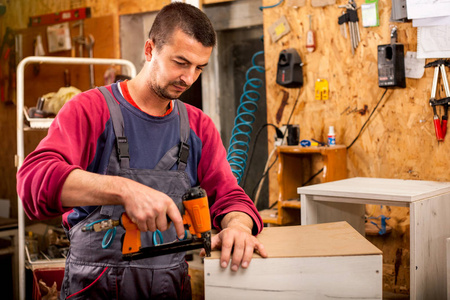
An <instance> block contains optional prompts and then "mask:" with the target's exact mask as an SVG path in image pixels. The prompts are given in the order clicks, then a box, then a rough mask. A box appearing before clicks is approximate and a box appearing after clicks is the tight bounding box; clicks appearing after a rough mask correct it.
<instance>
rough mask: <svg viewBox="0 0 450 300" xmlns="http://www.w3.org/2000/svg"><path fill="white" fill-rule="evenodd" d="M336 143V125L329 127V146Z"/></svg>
mask: <svg viewBox="0 0 450 300" xmlns="http://www.w3.org/2000/svg"><path fill="white" fill-rule="evenodd" d="M334 145H336V133H335V132H334V126H330V127H329V128H328V146H334Z"/></svg>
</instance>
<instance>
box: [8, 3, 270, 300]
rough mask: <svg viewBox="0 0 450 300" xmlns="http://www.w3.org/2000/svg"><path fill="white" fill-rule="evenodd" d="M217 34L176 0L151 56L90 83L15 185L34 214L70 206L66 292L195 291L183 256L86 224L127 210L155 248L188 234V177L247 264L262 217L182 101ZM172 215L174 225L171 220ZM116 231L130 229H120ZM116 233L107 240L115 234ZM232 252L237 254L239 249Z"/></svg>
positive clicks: (203, 123)
mask: <svg viewBox="0 0 450 300" xmlns="http://www.w3.org/2000/svg"><path fill="white" fill-rule="evenodd" d="M215 43H216V37H215V32H214V29H213V27H212V25H211V23H210V21H209V20H208V18H207V17H206V15H205V14H203V13H202V12H201V11H200V10H199V9H197V8H195V7H193V6H191V5H188V4H184V3H172V4H169V5H168V6H166V7H164V8H163V9H162V10H161V11H160V13H159V14H158V15H157V17H156V19H155V22H154V24H153V26H152V29H151V30H150V33H149V39H148V40H147V41H146V43H145V59H146V61H145V64H144V67H143V69H142V70H141V72H140V73H139V74H138V75H137V76H136V78H133V79H132V80H130V81H125V82H119V83H115V84H112V85H111V86H108V87H106V88H105V87H102V88H100V89H93V90H90V91H87V92H85V93H82V94H79V95H77V96H76V97H75V98H74V99H72V100H71V101H69V102H68V103H67V104H65V105H64V107H63V108H62V109H61V111H60V112H59V113H58V115H57V117H56V118H55V120H54V122H53V124H52V126H51V127H50V129H49V132H48V135H47V137H46V138H44V139H43V140H42V141H41V143H40V144H39V146H38V147H37V148H36V150H35V151H34V152H33V153H31V154H30V155H29V156H28V157H27V158H26V159H25V161H24V164H23V166H22V167H21V169H20V170H19V172H18V174H17V190H18V193H19V196H20V198H21V199H22V202H23V206H24V209H25V212H26V213H27V215H28V216H29V217H30V218H32V219H44V218H51V217H55V216H58V215H61V214H63V213H64V215H63V225H64V227H65V229H66V231H67V234H68V236H69V239H70V242H71V246H70V253H69V255H68V257H67V260H66V270H65V275H64V282H63V286H62V291H61V298H71V299H78V298H79V299H87V298H89V299H109V298H122V297H128V298H129V299H147V298H158V299H159V298H169V299H173V298H189V297H190V281H189V276H188V275H187V271H188V270H187V264H186V262H185V261H184V253H175V254H169V255H163V256H157V257H154V258H145V259H141V260H134V261H131V262H128V261H123V260H122V256H121V242H120V239H119V238H116V239H114V233H112V234H111V235H110V236H109V237H105V239H104V238H103V234H100V233H98V232H83V231H82V230H81V228H82V227H83V226H87V225H90V224H92V223H94V222H97V221H99V220H102V219H111V218H112V219H118V218H120V216H121V214H122V213H123V212H126V213H127V215H128V216H129V217H130V219H131V220H132V222H134V223H135V224H137V226H138V228H139V230H141V231H142V232H148V234H144V235H143V246H145V245H146V244H147V245H152V242H151V233H152V232H155V231H156V230H157V229H158V230H160V231H162V232H163V239H164V241H173V240H175V239H176V238H183V237H184V227H183V222H182V217H181V215H180V213H179V211H178V208H177V205H176V204H177V203H180V202H181V196H182V195H183V194H184V192H185V191H186V190H187V189H188V188H189V187H191V186H195V185H200V186H201V187H202V188H203V189H205V190H206V191H207V194H208V199H209V202H210V210H211V218H212V221H213V225H214V227H215V228H217V229H219V230H221V231H220V233H219V234H218V235H216V236H215V237H214V238H213V239H212V248H213V249H214V248H221V249H222V253H221V266H222V267H224V268H226V267H227V266H228V264H229V263H230V264H231V266H230V268H231V269H232V270H233V271H236V270H238V268H239V266H241V267H243V268H247V267H248V265H249V263H250V260H251V257H252V254H253V252H254V251H255V250H256V251H258V252H259V253H260V254H261V255H262V256H263V257H266V256H267V253H266V251H265V249H264V247H263V245H262V244H261V243H260V242H259V241H258V240H257V239H256V238H255V237H254V235H256V234H257V233H259V232H260V231H261V230H262V220H261V217H260V216H259V214H258V212H257V210H256V208H255V206H254V205H253V203H252V202H251V200H250V199H249V198H248V197H247V196H246V195H245V193H244V192H243V190H242V189H241V188H240V187H239V186H238V185H237V182H236V179H235V178H234V177H233V175H232V173H231V169H230V167H229V165H228V162H227V161H226V158H225V157H226V153H225V149H224V147H223V145H222V142H221V140H220V136H219V134H218V132H217V130H216V129H215V127H214V125H213V123H212V121H211V119H210V118H209V117H207V116H206V115H205V114H203V113H202V112H201V111H200V110H198V109H196V108H194V107H192V106H190V105H184V104H183V103H181V102H179V101H176V100H173V99H177V98H178V97H179V96H180V95H181V94H182V93H183V92H184V91H185V90H187V89H188V88H189V87H190V86H191V85H192V84H193V83H194V82H195V80H197V78H198V76H199V75H200V73H201V72H202V69H203V68H205V67H206V65H207V64H208V60H209V57H210V54H211V51H212V49H213V47H214V46H215ZM167 216H168V217H169V218H170V219H171V221H172V223H173V226H172V225H170V224H168V221H167ZM117 234H123V229H122V228H120V227H117ZM106 241H107V242H106ZM232 249H233V252H232Z"/></svg>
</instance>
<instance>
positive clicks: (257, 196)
mask: <svg viewBox="0 0 450 300" xmlns="http://www.w3.org/2000/svg"><path fill="white" fill-rule="evenodd" d="M276 151H277V148H273V149H272V152H270V155H269V158H268V159H267V162H266V165H265V166H264V174H266V176H264V177H263V178H262V179H261V180H260V182H259V184H258V190H257V191H256V195H255V198H254V199H255V201H254V202H255V206H256V205H257V204H258V200H259V195H260V193H261V188H262V184H263V183H264V179H265V178H267V169H268V168H269V162H270V160H271V159H272V156H273V155H274V154H275V153H276ZM277 160H278V157H277V159H275V161H277ZM275 161H274V163H275Z"/></svg>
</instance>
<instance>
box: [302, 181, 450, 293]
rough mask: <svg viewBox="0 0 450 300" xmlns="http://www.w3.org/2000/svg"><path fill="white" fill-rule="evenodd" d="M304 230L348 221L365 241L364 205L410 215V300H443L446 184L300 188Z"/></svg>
mask: <svg viewBox="0 0 450 300" xmlns="http://www.w3.org/2000/svg"><path fill="white" fill-rule="evenodd" d="M298 194H299V195H300V198H301V204H302V211H301V222H302V225H310V224H320V223H328V222H337V221H347V222H348V223H349V224H350V225H352V226H353V227H354V228H355V229H356V230H357V231H359V232H360V233H361V234H362V235H364V231H365V230H364V228H365V226H364V225H365V224H364V219H365V218H364V214H365V206H366V204H376V205H384V206H398V207H408V208H409V210H410V224H411V225H410V227H409V235H410V245H409V247H410V249H409V253H410V259H409V263H410V266H409V267H410V299H445V298H446V294H447V281H446V276H447V275H446V273H447V266H446V238H448V237H450V182H434V181H422V180H402V179H385V178H363V177H356V178H350V179H345V180H339V181H335V182H328V183H323V184H316V185H311V186H307V187H302V188H298Z"/></svg>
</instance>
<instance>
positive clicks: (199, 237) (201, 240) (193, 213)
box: [82, 187, 211, 261]
mask: <svg viewBox="0 0 450 300" xmlns="http://www.w3.org/2000/svg"><path fill="white" fill-rule="evenodd" d="M182 204H183V205H182V207H179V209H180V212H181V215H182V216H183V224H184V227H185V236H184V238H183V239H182V240H180V239H177V240H176V241H174V242H169V243H161V244H158V243H157V242H156V239H155V235H156V233H157V232H154V233H153V235H154V238H153V241H154V244H155V245H154V246H150V247H141V232H140V231H139V229H138V227H137V225H136V224H135V223H133V222H132V221H131V219H130V218H129V217H128V215H127V214H126V213H123V214H122V216H121V217H120V220H102V221H99V222H94V223H91V224H89V225H87V226H84V227H83V228H82V231H96V232H98V231H104V230H110V229H111V228H114V227H116V226H119V225H120V226H122V227H123V228H125V233H124V235H123V237H122V258H123V259H124V260H128V261H129V260H136V259H142V258H147V257H154V256H159V255H165V254H170V253H176V252H183V251H188V250H193V249H199V248H204V249H205V252H206V256H210V255H211V217H210V213H209V204H208V198H207V195H206V191H205V190H204V189H202V188H200V187H193V188H190V189H189V190H188V191H187V192H186V193H185V194H184V195H183V197H182ZM169 221H170V220H169ZM159 237H160V240H161V239H162V236H161V234H160V233H159Z"/></svg>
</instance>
